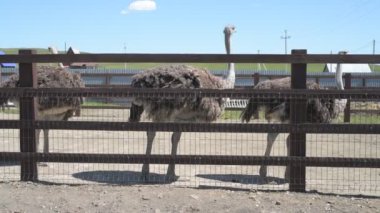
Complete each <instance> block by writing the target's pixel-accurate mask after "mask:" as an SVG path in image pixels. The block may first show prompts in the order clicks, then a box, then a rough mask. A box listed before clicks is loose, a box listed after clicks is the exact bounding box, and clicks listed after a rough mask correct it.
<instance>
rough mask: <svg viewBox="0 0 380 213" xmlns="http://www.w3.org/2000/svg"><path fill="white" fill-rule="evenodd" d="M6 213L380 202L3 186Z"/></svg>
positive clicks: (345, 208) (376, 206)
mask: <svg viewBox="0 0 380 213" xmlns="http://www.w3.org/2000/svg"><path fill="white" fill-rule="evenodd" d="M0 197H1V200H0V208H1V212H12V213H15V212H18V213H22V212H31V213H34V212H154V213H160V212H379V211H380V199H378V198H370V197H351V196H337V195H322V194H316V193H306V194H305V193H291V192H261V191H255V190H229V189H194V188H182V187H172V186H165V185H161V186H145V185H136V186H112V185H77V186H69V185H45V184H41V183H21V182H10V183H1V184H0Z"/></svg>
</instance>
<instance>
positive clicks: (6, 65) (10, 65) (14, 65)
mask: <svg viewBox="0 0 380 213" xmlns="http://www.w3.org/2000/svg"><path fill="white" fill-rule="evenodd" d="M0 55H5V52H4V51H1V50H0ZM0 66H1V67H16V64H15V63H0Z"/></svg>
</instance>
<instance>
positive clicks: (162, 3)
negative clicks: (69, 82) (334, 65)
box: [0, 0, 380, 54]
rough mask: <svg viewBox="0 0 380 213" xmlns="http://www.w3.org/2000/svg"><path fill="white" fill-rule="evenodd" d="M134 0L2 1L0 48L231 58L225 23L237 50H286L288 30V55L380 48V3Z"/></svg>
mask: <svg viewBox="0 0 380 213" xmlns="http://www.w3.org/2000/svg"><path fill="white" fill-rule="evenodd" d="M140 1H141V0H140ZM145 1H147V0H145ZM148 1H153V0H148ZM133 2H134V1H132V0H91V1H90V0H64V1H48V0H33V1H30V0H2V1H1V4H0V9H1V13H2V18H1V19H0V24H1V26H2V30H1V33H2V35H1V40H0V47H3V48H5V47H43V48H46V47H47V46H49V45H54V46H56V47H57V48H58V49H60V50H63V49H64V43H65V42H66V43H67V46H73V47H74V48H77V49H79V50H81V51H88V52H97V53H111V52H114V53H120V52H124V48H123V47H124V43H125V45H126V51H127V52H128V53H224V46H223V45H224V44H223V33H222V31H223V27H224V26H225V25H226V24H234V25H235V26H236V28H237V33H236V34H235V35H234V36H233V38H232V51H233V53H257V51H258V50H260V52H261V53H280V54H281V53H284V40H283V39H281V38H280V37H281V36H283V34H284V30H285V29H287V31H288V34H289V35H290V36H291V38H290V39H289V40H288V52H289V50H290V49H297V48H299V49H308V52H309V53H330V51H333V52H337V51H339V50H348V51H349V52H350V53H356V54H360V53H372V41H373V40H374V39H375V40H376V41H377V43H380V27H379V20H380V1H378V0H307V1H299V0H171V1H170V0H156V1H154V2H153V3H155V8H152V7H150V8H145V9H146V10H135V9H139V8H135V7H133V4H135V3H136V2H135V3H133ZM131 3H133V4H132V7H131V6H130V5H131ZM151 3H152V2H151ZM150 6H152V5H150ZM128 8H129V9H128ZM140 9H141V8H140ZM143 9H144V8H143ZM377 46H379V45H377ZM377 49H379V48H377Z"/></svg>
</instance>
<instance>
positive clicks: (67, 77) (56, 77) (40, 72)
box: [1, 66, 84, 120]
mask: <svg viewBox="0 0 380 213" xmlns="http://www.w3.org/2000/svg"><path fill="white" fill-rule="evenodd" d="M19 86H20V85H19V75H18V74H15V75H12V76H11V77H9V79H8V80H6V81H5V82H3V83H2V85H1V87H4V88H16V87H19ZM37 86H38V88H78V87H84V82H83V81H82V80H81V78H80V76H79V75H78V74H75V73H71V72H68V71H67V70H65V69H62V68H57V67H51V66H39V67H37ZM6 101H7V100H2V102H6ZM16 102H17V100H16ZM82 102H83V99H82V97H53V96H44V97H39V98H37V112H38V113H39V114H40V115H44V114H62V113H63V115H62V116H63V120H67V119H68V118H69V117H71V116H72V115H73V113H74V111H75V110H76V109H78V108H79V107H80V104H81V103H82ZM1 104H3V103H1ZM45 112H46V113H45Z"/></svg>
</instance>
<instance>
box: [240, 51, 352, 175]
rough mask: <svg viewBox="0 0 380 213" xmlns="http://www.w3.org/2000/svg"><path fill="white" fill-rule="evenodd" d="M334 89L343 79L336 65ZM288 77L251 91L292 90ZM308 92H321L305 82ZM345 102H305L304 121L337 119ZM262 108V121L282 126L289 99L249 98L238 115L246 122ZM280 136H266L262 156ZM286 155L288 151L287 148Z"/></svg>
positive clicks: (263, 170)
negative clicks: (263, 115)
mask: <svg viewBox="0 0 380 213" xmlns="http://www.w3.org/2000/svg"><path fill="white" fill-rule="evenodd" d="M340 54H346V53H345V52H340ZM335 79H336V86H337V89H338V90H343V89H344V87H343V79H342V70H341V65H340V64H337V68H336V73H335ZM290 82H291V79H290V77H286V78H280V79H274V80H266V81H262V82H260V83H258V84H257V85H256V86H255V87H254V89H256V90H261V89H273V90H281V89H290V88H291V83H290ZM306 87H307V89H312V90H318V89H323V88H322V87H321V86H320V85H319V84H317V83H314V82H307V83H306ZM346 102H347V100H346V99H329V98H312V99H308V100H307V117H306V119H307V122H310V123H330V122H331V121H333V119H335V118H337V117H338V116H339V114H340V113H342V112H343V111H344V108H345V106H346ZM260 109H263V110H264V114H265V119H266V120H267V121H268V122H272V121H279V122H281V123H288V122H289V115H290V107H289V100H285V99H275V98H273V99H271V98H252V99H250V100H249V102H248V104H247V106H246V107H245V109H244V110H243V112H242V114H241V118H242V121H243V122H249V121H250V119H251V117H252V116H253V115H254V114H256V113H257V111H258V110H260ZM278 135H279V133H275V132H274V133H268V135H267V146H266V149H265V156H269V155H270V153H271V150H272V146H273V144H274V142H275V140H276V138H277V136H278ZM286 145H287V148H288V146H289V136H288V137H287V139H286ZM288 154H289V149H288ZM259 173H260V176H261V177H263V178H264V177H266V176H267V166H266V165H261V166H260V171H259ZM288 175H289V170H288V167H287V168H286V171H285V178H288Z"/></svg>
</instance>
